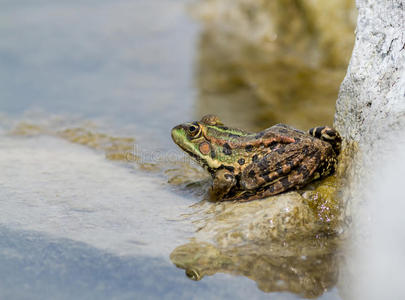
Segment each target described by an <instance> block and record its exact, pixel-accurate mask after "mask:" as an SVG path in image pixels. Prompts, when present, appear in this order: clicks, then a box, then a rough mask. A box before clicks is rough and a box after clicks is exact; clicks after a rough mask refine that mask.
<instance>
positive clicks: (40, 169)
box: [0, 0, 339, 299]
mask: <svg viewBox="0 0 405 300" xmlns="http://www.w3.org/2000/svg"><path fill="white" fill-rule="evenodd" d="M189 2H190V1H186V0H177V1H175V0H155V1H146V0H138V1H129V0H120V1H107V0H101V1H100V0H98V1H95V0H86V1H77V0H73V1H59V2H55V1H50V0H42V1H35V2H32V1H23V0H22V1H18V2H16V1H3V2H2V4H1V10H0V35H1V37H2V38H1V40H0V66H1V69H0V170H1V172H0V207H1V210H0V236H1V238H0V265H1V267H0V276H1V277H2V278H3V279H2V281H1V283H0V298H1V299H112V298H113V299H156V298H161V297H162V296H164V298H167V299H208V298H209V299H224V298H232V299H246V298H247V297H250V298H254V299H261V298H263V299H264V298H266V299H267V298H268V297H269V295H268V294H266V293H264V292H262V291H261V290H260V289H259V288H257V286H256V282H254V281H253V280H251V279H248V278H246V277H243V276H231V275H227V274H221V273H218V274H216V275H213V276H207V277H205V278H204V279H203V280H201V281H199V282H193V281H191V280H189V279H188V278H186V276H185V275H184V271H183V270H181V269H177V268H176V267H175V266H174V265H173V264H172V262H171V261H170V259H169V256H170V253H171V252H172V251H173V249H175V248H176V247H178V246H179V245H182V244H185V243H187V242H188V241H189V238H191V237H192V236H193V234H194V232H195V231H196V229H197V228H196V226H195V224H194V223H193V220H192V219H190V218H187V217H185V215H187V214H190V213H192V212H193V208H192V207H191V205H192V204H194V203H196V202H198V200H199V199H200V197H197V196H195V195H190V193H186V192H182V191H181V190H179V189H178V188H175V187H173V186H172V185H169V184H168V183H167V177H165V176H164V175H163V173H162V172H161V171H162V170H161V169H159V170H158V171H157V172H145V171H143V170H142V167H145V165H136V164H132V163H123V162H122V161H111V160H107V159H106V158H105V150H106V147H105V146H103V145H101V146H100V145H99V144H97V145H94V144H91V139H90V138H88V140H86V143H85V145H87V146H90V147H86V146H83V145H78V144H83V143H81V142H77V141H76V142H75V143H71V142H69V141H67V140H66V138H61V137H62V136H63V135H61V134H60V132H61V131H62V132H63V130H66V129H69V128H75V127H80V128H87V129H89V130H94V131H99V132H103V133H107V134H109V135H110V136H112V137H119V136H126V137H130V138H135V141H136V146H137V147H138V148H137V149H138V152H143V153H148V151H151V150H153V151H158V150H159V151H163V152H162V153H166V154H167V153H169V152H170V151H173V149H174V145H172V142H171V140H170V134H169V132H170V128H171V127H172V126H174V125H176V124H177V123H180V122H182V121H184V120H187V119H189V118H190V117H192V116H194V112H195V108H196V104H195V102H194V101H195V98H196V94H197V91H196V89H195V87H194V80H193V73H194V67H193V64H194V61H195V55H196V54H195V51H196V45H197V43H196V41H197V37H198V27H197V25H196V24H195V23H194V22H193V21H192V20H190V18H189V17H188V16H187V13H186V7H187V5H188V3H189ZM21 124H26V125H24V126H25V127H24V126H23V127H24V128H25V129H24V130H25V131H24V132H23V134H17V133H16V131H15V127H16V126H21ZM27 124H28V126H27ZM27 128H30V129H29V130H28V129H27ZM13 130H14V133H12V134H10V131H13ZM74 138H76V137H74ZM67 139H68V140H70V141H71V140H72V139H69V138H67ZM103 141H104V140H103ZM109 141H111V140H109ZM96 142H99V140H97V139H96ZM101 144H102V143H101ZM271 297H272V298H274V299H296V298H297V296H295V295H294V294H291V293H285V292H273V293H272V294H271ZM321 298H323V299H338V298H339V297H338V294H337V291H336V289H334V288H331V289H330V290H329V291H328V292H326V293H325V294H323V295H322V296H321Z"/></svg>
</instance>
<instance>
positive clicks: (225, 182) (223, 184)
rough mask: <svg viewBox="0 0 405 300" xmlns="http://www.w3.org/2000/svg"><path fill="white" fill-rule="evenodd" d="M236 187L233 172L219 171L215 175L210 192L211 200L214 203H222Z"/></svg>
mask: <svg viewBox="0 0 405 300" xmlns="http://www.w3.org/2000/svg"><path fill="white" fill-rule="evenodd" d="M235 185H236V178H235V175H234V174H233V173H232V172H230V171H228V170H226V169H221V170H218V171H217V172H216V173H215V176H214V181H213V184H212V187H211V190H210V199H211V200H212V201H220V200H221V199H222V198H223V197H224V196H225V195H226V194H228V193H229V191H230V190H231V189H232V188H233V187H234V186H235Z"/></svg>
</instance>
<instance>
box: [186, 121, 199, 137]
mask: <svg viewBox="0 0 405 300" xmlns="http://www.w3.org/2000/svg"><path fill="white" fill-rule="evenodd" d="M200 131H201V130H200V125H198V124H197V123H193V124H190V125H189V126H188V127H187V132H188V134H189V136H190V137H193V138H194V137H197V136H198V134H199V133H200Z"/></svg>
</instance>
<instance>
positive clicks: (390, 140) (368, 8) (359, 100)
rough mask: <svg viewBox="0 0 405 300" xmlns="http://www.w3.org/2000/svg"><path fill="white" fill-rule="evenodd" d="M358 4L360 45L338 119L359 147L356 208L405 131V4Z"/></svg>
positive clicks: (351, 191)
mask: <svg viewBox="0 0 405 300" xmlns="http://www.w3.org/2000/svg"><path fill="white" fill-rule="evenodd" d="M356 4H357V7H358V10H359V15H358V21H357V29H356V41H355V46H354V50H353V54H352V58H351V61H350V65H349V68H348V71H347V74H346V77H345V79H344V81H343V83H342V85H341V88H340V93H339V97H338V101H337V105H336V114H335V127H336V128H337V129H338V130H339V131H340V133H341V134H342V136H343V137H344V138H345V139H346V141H347V142H348V143H349V144H350V143H352V142H356V143H357V146H358V147H357V148H358V155H357V157H356V160H355V163H354V164H353V166H352V168H350V169H349V172H348V177H349V180H348V182H350V183H351V184H350V185H348V187H347V190H346V193H345V196H344V197H345V199H346V200H347V202H348V203H350V204H355V205H357V204H356V203H358V202H359V201H358V200H361V199H363V198H364V197H365V196H366V194H367V186H366V185H367V183H366V182H367V180H368V178H370V175H372V174H373V173H374V172H375V171H377V170H376V168H374V166H375V165H376V163H377V162H379V161H381V160H384V159H391V158H390V153H393V149H394V148H396V147H398V146H401V145H399V143H400V142H399V141H400V140H401V139H400V138H399V136H403V135H404V129H405V21H404V20H405V13H404V7H405V4H404V2H403V0H393V1H386V0H378V1H367V0H358V1H357V2H356ZM402 140H403V139H402ZM402 146H405V145H402ZM352 208H353V207H352ZM352 210H353V209H352ZM352 210H349V212H351V211H352ZM354 210H356V209H355V208H354Z"/></svg>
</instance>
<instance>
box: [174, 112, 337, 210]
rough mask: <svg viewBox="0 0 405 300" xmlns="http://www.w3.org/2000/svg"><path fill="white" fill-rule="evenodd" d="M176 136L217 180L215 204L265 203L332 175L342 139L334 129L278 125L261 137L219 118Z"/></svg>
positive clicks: (181, 128)
mask: <svg viewBox="0 0 405 300" xmlns="http://www.w3.org/2000/svg"><path fill="white" fill-rule="evenodd" d="M171 137H172V139H173V141H174V143H175V144H177V145H178V146H179V147H180V148H181V149H182V150H183V151H184V152H186V153H187V154H188V155H190V156H191V157H192V158H193V159H194V160H195V161H196V162H197V163H198V164H199V165H201V166H202V167H203V168H204V169H206V170H207V171H208V172H209V173H210V174H211V176H212V186H211V188H210V190H209V192H208V196H209V199H210V200H212V201H240V202H245V201H251V200H257V199H264V198H268V197H270V196H274V195H277V194H280V193H282V192H286V191H289V190H294V189H295V190H296V189H300V188H302V187H304V186H306V185H307V184H308V183H310V182H312V181H314V180H317V179H320V178H324V177H326V176H329V175H332V174H333V173H334V172H335V170H336V166H337V162H338V155H339V153H340V149H341V142H342V138H341V136H340V134H339V132H338V131H337V130H335V129H334V128H332V127H328V126H320V127H314V128H311V129H309V130H308V131H307V132H304V131H301V130H299V129H296V128H294V127H292V126H289V125H286V124H276V125H274V126H271V127H269V128H267V129H264V130H262V131H260V132H258V133H251V132H248V131H245V130H241V129H237V128H231V127H228V126H226V125H224V124H223V123H222V121H221V120H220V119H219V118H218V116H216V115H212V114H210V115H205V116H203V117H202V118H201V120H200V121H191V122H186V123H183V124H180V125H177V126H175V127H174V128H173V129H172V130H171Z"/></svg>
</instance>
